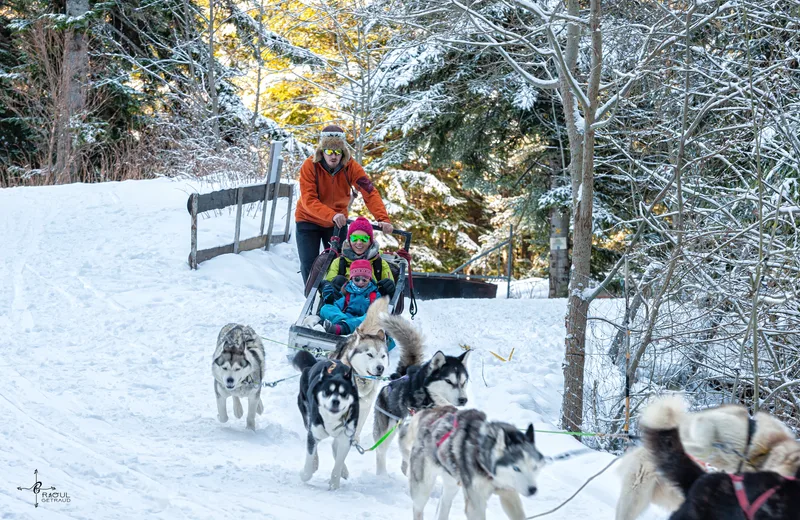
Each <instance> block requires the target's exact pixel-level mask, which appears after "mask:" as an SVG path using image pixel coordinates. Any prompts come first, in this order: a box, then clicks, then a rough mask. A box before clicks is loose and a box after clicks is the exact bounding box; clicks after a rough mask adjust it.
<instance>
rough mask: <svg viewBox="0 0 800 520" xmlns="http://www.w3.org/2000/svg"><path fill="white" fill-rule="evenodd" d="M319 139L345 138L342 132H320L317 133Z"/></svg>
mask: <svg viewBox="0 0 800 520" xmlns="http://www.w3.org/2000/svg"><path fill="white" fill-rule="evenodd" d="M319 137H320V138H325V137H338V138H339V139H344V138H345V134H344V132H320V133H319Z"/></svg>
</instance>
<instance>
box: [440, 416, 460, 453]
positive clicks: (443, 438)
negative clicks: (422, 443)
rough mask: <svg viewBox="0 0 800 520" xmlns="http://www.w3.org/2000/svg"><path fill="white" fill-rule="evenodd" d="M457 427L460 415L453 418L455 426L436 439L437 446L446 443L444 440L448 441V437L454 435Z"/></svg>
mask: <svg viewBox="0 0 800 520" xmlns="http://www.w3.org/2000/svg"><path fill="white" fill-rule="evenodd" d="M456 428H458V416H455V417H454V418H453V427H452V428H451V429H450V430H448V431H447V432H446V433H445V434H444V435H442V436H441V438H440V439H439V440H438V441H436V447H437V448H439V447H441V445H442V444H444V441H446V440H447V439H449V438H450V436H451V435H453V432H454V431H456Z"/></svg>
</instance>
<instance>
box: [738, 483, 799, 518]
mask: <svg viewBox="0 0 800 520" xmlns="http://www.w3.org/2000/svg"><path fill="white" fill-rule="evenodd" d="M730 477H731V482H733V490H734V491H735V492H736V499H737V500H738V501H739V507H741V508H742V511H744V516H746V517H747V520H753V518H755V516H756V513H757V512H758V510H759V509H761V506H763V505H764V503H765V502H766V501H767V500H769V498H770V497H771V496H772V495H774V494H775V492H776V491H778V488H779V487H781V485H780V484H778V485H777V486H775V487H772V488H770V489H768V490H766V491H764V492H763V493H761V495H760V496H759V497H758V498H756V500H755V502H753V503H752V504H751V503H750V501H749V500H747V493H745V490H744V476H742V475H730ZM782 478H784V479H785V480H795V478H794V477H782Z"/></svg>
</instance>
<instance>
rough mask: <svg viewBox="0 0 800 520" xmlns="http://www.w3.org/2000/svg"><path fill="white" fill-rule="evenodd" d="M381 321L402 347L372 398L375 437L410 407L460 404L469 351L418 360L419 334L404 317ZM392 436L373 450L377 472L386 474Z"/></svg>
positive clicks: (391, 317)
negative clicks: (394, 366) (389, 377)
mask: <svg viewBox="0 0 800 520" xmlns="http://www.w3.org/2000/svg"><path fill="white" fill-rule="evenodd" d="M383 325H384V327H385V329H386V332H387V333H388V334H389V335H390V336H392V337H393V338H394V339H395V340H396V341H397V342H398V343H399V344H400V345H401V346H402V350H401V353H400V361H399V363H398V365H397V371H396V372H395V373H394V374H392V381H391V382H390V383H389V384H388V385H386V386H384V387H383V388H382V389H381V391H380V392H379V393H378V399H377V400H376V402H375V423H374V427H373V431H372V433H373V438H374V439H375V440H376V441H377V440H378V439H381V438H382V437H383V436H384V435H385V434H386V432H388V431H389V430H391V429H392V428H393V427H394V425H395V424H397V422H398V421H401V420H403V419H404V418H405V417H406V416H408V415H409V413H410V412H411V411H416V410H422V409H423V408H430V407H433V406H445V405H457V406H464V405H465V404H467V393H466V388H467V383H468V382H469V374H468V372H467V360H468V359H469V352H470V351H467V352H464V353H463V354H461V355H460V356H458V357H456V356H447V355H445V354H444V353H443V352H442V351H438V352H436V354H434V355H433V357H432V358H431V359H430V360H429V361H427V362H425V363H422V352H423V350H424V346H423V338H422V335H421V334H420V333H419V332H418V331H417V330H416V329H415V328H414V327H413V326H412V325H411V323H410V322H409V321H408V320H406V319H405V318H403V317H400V316H389V317H387V318H385V319H384V320H383ZM393 436H394V434H392V436H390V437H389V438H388V439H386V440H385V441H384V442H383V443H382V444H381V445H380V446H378V448H377V449H376V450H375V455H376V460H377V473H378V475H384V474H386V452H387V451H388V449H389V444H390V442H391V439H392V437H393Z"/></svg>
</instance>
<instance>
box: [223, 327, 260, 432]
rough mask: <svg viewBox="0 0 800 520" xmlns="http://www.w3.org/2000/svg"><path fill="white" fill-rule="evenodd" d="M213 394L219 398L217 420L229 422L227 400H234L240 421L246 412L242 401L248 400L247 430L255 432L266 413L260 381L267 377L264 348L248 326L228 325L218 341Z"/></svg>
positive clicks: (234, 406)
mask: <svg viewBox="0 0 800 520" xmlns="http://www.w3.org/2000/svg"><path fill="white" fill-rule="evenodd" d="M211 373H212V374H213V375H214V393H215V394H216V396H217V412H218V415H217V417H218V418H219V420H220V422H228V409H227V401H228V397H233V414H234V415H235V416H236V418H237V419H239V418H241V417H242V414H243V413H244V410H243V409H242V402H241V401H240V399H242V398H245V397H246V398H247V428H248V429H250V430H255V429H256V419H255V417H256V412H258V413H259V414H261V413H262V412H263V411H264V404H263V403H262V402H261V380H262V378H263V377H264V345H262V343H261V338H259V337H258V334H256V331H254V330H253V329H252V328H251V327H248V326H247V325H239V324H236V323H229V324H227V325H225V326H224V327H222V330H221V331H219V336H218V337H217V349H216V351H214V361H213V362H212V363H211Z"/></svg>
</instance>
